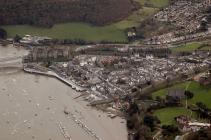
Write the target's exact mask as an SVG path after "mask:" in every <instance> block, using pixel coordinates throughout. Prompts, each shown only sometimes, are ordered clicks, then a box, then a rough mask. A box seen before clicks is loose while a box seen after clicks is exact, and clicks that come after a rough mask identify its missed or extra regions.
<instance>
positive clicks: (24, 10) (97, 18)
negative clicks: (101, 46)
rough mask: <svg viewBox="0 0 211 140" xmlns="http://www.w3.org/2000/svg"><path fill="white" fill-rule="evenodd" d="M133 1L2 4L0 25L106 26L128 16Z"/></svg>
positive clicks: (42, 0)
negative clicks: (85, 23) (58, 24)
mask: <svg viewBox="0 0 211 140" xmlns="http://www.w3.org/2000/svg"><path fill="white" fill-rule="evenodd" d="M135 9H137V4H136V3H135V2H133V0H30V1H29V0H15V1H14V0H0V25H8V24H31V25H41V26H49V27H50V26H52V25H54V24H55V23H62V22H72V21H77V22H88V23H92V24H94V25H104V24H108V23H112V22H115V21H118V20H121V19H123V18H125V17H127V16H129V15H130V14H131V13H132V12H133V11H134V10H135Z"/></svg>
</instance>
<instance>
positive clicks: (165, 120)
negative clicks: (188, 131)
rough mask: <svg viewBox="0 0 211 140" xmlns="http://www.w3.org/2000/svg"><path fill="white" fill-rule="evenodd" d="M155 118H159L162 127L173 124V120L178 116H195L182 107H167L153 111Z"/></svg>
mask: <svg viewBox="0 0 211 140" xmlns="http://www.w3.org/2000/svg"><path fill="white" fill-rule="evenodd" d="M154 115H155V116H157V117H158V118H159V120H160V121H161V124H162V125H171V124H175V120H174V118H175V117H177V116H180V115H188V116H195V114H192V113H191V112H190V111H189V110H188V109H185V108H184V107H167V108H163V109H159V110H157V111H155V113H154Z"/></svg>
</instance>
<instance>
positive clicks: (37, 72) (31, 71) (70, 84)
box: [23, 67, 86, 92]
mask: <svg viewBox="0 0 211 140" xmlns="http://www.w3.org/2000/svg"><path fill="white" fill-rule="evenodd" d="M23 70H24V71H25V72H27V73H34V74H39V75H44V76H48V77H53V78H56V79H58V80H60V81H61V82H63V83H65V84H67V85H68V86H70V87H71V88H72V89H74V90H76V91H78V92H82V91H85V90H86V89H84V88H82V87H80V86H78V85H76V84H75V83H73V82H72V81H69V80H67V79H65V78H63V77H61V76H59V75H58V74H56V73H54V72H52V71H47V72H42V71H38V70H34V69H31V68H26V67H23Z"/></svg>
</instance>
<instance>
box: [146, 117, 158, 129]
mask: <svg viewBox="0 0 211 140" xmlns="http://www.w3.org/2000/svg"><path fill="white" fill-rule="evenodd" d="M156 122H157V119H156V118H155V117H154V116H152V115H146V116H145V117H144V124H145V125H146V126H148V127H150V128H151V130H153V129H154V127H155V125H156Z"/></svg>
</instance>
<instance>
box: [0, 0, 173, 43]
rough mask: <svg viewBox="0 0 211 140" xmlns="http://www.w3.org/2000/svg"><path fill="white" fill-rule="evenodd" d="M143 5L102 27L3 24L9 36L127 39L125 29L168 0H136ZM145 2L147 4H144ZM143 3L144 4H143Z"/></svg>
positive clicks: (155, 10)
mask: <svg viewBox="0 0 211 140" xmlns="http://www.w3.org/2000/svg"><path fill="white" fill-rule="evenodd" d="M137 1H138V2H140V3H141V4H142V5H143V7H142V8H141V9H139V10H138V11H135V12H134V13H133V14H132V15H131V16H129V17H127V18H125V19H123V20H122V21H119V22H116V23H113V24H111V25H105V26H102V27H97V26H92V25H90V24H87V23H77V22H73V23H65V24H56V25H55V26H54V27H53V28H49V29H48V28H41V27H34V26H29V25H14V26H3V28H4V29H5V30H6V31H7V32H8V36H9V37H14V36H15V35H16V34H18V35H20V36H24V35H26V34H29V35H37V36H48V37H51V38H57V39H79V38H80V39H84V40H88V41H103V40H106V41H112V42H115V41H119V42H125V41H127V37H126V34H125V29H127V28H130V27H134V26H135V27H137V26H139V25H140V23H141V22H142V21H143V20H144V19H146V18H148V17H150V16H152V15H153V14H154V13H156V12H157V11H158V10H159V8H161V7H164V6H166V5H168V3H169V0H137ZM145 3H147V4H148V5H146V4H145ZM144 4H145V5H144Z"/></svg>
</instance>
